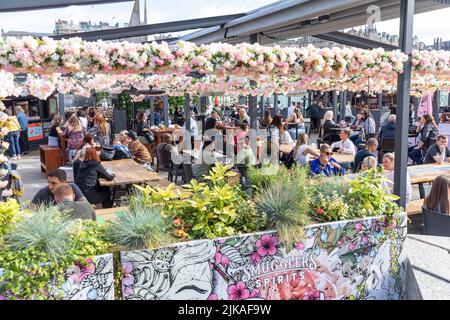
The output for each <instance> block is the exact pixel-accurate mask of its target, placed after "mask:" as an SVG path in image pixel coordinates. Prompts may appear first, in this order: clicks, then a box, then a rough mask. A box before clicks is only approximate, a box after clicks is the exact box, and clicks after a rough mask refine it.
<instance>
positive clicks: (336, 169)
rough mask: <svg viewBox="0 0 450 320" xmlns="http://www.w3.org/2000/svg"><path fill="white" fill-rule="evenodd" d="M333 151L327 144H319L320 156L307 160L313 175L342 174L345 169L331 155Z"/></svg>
mask: <svg viewBox="0 0 450 320" xmlns="http://www.w3.org/2000/svg"><path fill="white" fill-rule="evenodd" d="M332 155H333V151H332V150H331V147H330V146H329V145H328V144H322V145H321V146H320V156H319V158H317V159H316V160H312V161H310V162H309V166H310V168H311V173H312V174H313V175H318V174H324V175H326V176H333V175H343V174H344V173H345V169H344V168H342V167H341V166H340V165H339V163H338V162H337V161H336V159H334V158H333V157H332Z"/></svg>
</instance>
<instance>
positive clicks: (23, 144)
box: [15, 106, 29, 155]
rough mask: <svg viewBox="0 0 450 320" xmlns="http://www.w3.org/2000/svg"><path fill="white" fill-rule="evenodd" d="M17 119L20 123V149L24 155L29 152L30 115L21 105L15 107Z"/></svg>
mask: <svg viewBox="0 0 450 320" xmlns="http://www.w3.org/2000/svg"><path fill="white" fill-rule="evenodd" d="M15 112H16V117H17V120H18V121H19V123H20V140H19V144H20V150H22V154H23V155H27V154H29V152H28V150H29V144H28V117H27V115H26V114H25V112H24V111H23V108H22V107H21V106H17V107H16V108H15Z"/></svg>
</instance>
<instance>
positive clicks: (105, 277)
mask: <svg viewBox="0 0 450 320" xmlns="http://www.w3.org/2000/svg"><path fill="white" fill-rule="evenodd" d="M61 289H62V291H63V293H64V297H63V300H114V274H113V255H112V254H105V255H101V256H96V257H94V259H93V261H88V264H87V266H75V267H74V268H73V269H71V270H68V271H67V274H66V281H65V282H64V283H63V285H62V287H61Z"/></svg>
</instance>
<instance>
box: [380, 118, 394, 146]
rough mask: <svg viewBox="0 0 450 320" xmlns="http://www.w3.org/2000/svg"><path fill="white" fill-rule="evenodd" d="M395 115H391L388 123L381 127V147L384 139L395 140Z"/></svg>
mask: <svg viewBox="0 0 450 320" xmlns="http://www.w3.org/2000/svg"><path fill="white" fill-rule="evenodd" d="M395 122H396V116H395V114H391V115H390V116H389V118H388V122H387V123H386V124H384V125H382V126H381V128H380V133H379V134H378V142H379V144H380V146H381V145H382V144H383V139H388V138H389V139H393V138H395Z"/></svg>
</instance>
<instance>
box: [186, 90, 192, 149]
mask: <svg viewBox="0 0 450 320" xmlns="http://www.w3.org/2000/svg"><path fill="white" fill-rule="evenodd" d="M184 114H185V117H186V119H185V120H184V124H185V128H186V132H187V134H186V136H184V148H186V149H187V150H190V149H191V146H192V145H191V134H190V130H191V96H190V95H189V93H185V94H184Z"/></svg>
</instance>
